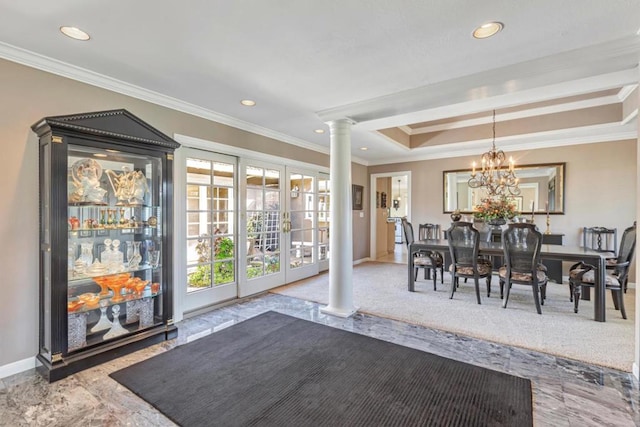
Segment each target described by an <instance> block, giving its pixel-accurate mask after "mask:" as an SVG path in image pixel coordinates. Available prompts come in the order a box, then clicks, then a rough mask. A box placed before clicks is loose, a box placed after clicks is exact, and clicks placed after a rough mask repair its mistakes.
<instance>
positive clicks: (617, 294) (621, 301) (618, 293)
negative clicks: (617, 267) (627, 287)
mask: <svg viewBox="0 0 640 427" xmlns="http://www.w3.org/2000/svg"><path fill="white" fill-rule="evenodd" d="M612 292H613V293H614V295H613V299H614V301H615V300H616V299H617V301H618V306H620V314H622V318H623V319H626V318H627V312H626V310H625V309H624V291H623V290H622V289H620V290H617V291H612Z"/></svg>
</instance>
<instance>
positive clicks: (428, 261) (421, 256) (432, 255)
mask: <svg viewBox="0 0 640 427" xmlns="http://www.w3.org/2000/svg"><path fill="white" fill-rule="evenodd" d="M401 222H402V230H403V231H404V238H405V242H406V243H407V249H409V246H410V245H411V244H412V243H413V241H414V237H413V225H411V223H410V222H409V221H407V218H406V217H403V218H401ZM413 265H414V266H415V273H414V280H417V279H418V269H420V268H422V269H424V278H425V280H427V279H428V278H429V276H430V275H431V272H432V271H433V290H434V291H435V290H436V283H437V274H436V272H437V271H438V269H440V283H444V258H443V257H442V255H441V254H439V253H438V252H434V251H426V250H421V251H418V252H417V253H416V254H415V256H414V258H413Z"/></svg>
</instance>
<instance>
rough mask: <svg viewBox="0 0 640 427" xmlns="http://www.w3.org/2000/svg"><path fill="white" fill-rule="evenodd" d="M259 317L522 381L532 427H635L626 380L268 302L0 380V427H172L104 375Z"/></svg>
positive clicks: (402, 327)
mask: <svg viewBox="0 0 640 427" xmlns="http://www.w3.org/2000/svg"><path fill="white" fill-rule="evenodd" d="M267 310H274V311H278V312H280V313H284V314H289V315H292V316H295V317H298V318H302V319H306V320H311V321H314V322H318V323H322V324H326V325H329V326H332V327H336V328H341V329H344V330H348V331H352V332H356V333H360V334H364V335H368V336H371V337H375V338H379V339H383V340H386V341H390V342H394V343H396V344H400V345H404V346H407V347H412V348H416V349H420V350H424V351H428V352H431V353H434V354H438V355H441V356H445V357H449V358H452V359H456V360H460V361H463V362H467V363H472V364H475V365H479V366H483V367H486V368H490V369H494V370H498V371H502V372H506V373H510V374H513V375H519V376H522V377H526V378H529V379H531V381H532V384H533V400H534V424H535V425H536V426H640V407H639V403H640V399H639V398H640V393H639V391H638V382H637V381H636V379H635V378H634V377H633V375H631V374H630V373H626V372H620V371H616V370H612V369H608V368H601V367H597V366H590V365H586V364H583V363H579V362H575V361H571V360H567V359H562V358H559V357H555V356H551V355H547V354H543V353H536V352H533V351H529V350H523V349H519V348H514V347H509V346H505V345H499V344H495V343H491V342H487V341H482V340H477V339H473V338H468V337H463V336H458V335H455V334H451V333H447V332H442V331H436V330H431V329H428V328H425V327H422V326H415V325H410V324H407V323H403V322H398V321H394V320H389V319H384V318H380V317H374V316H370V315H362V314H356V315H355V316H354V317H352V318H348V319H343V318H338V317H334V316H328V315H324V314H322V313H320V305H319V304H316V303H313V302H309V301H304V300H300V299H296V298H291V297H286V296H282V295H276V294H264V295H261V296H258V297H254V298H250V299H246V300H243V301H239V302H237V303H235V304H231V305H227V306H224V307H221V308H218V309H216V310H213V311H210V312H207V313H204V314H200V315H198V316H195V317H192V318H189V319H185V320H184V321H182V322H180V323H179V324H178V328H179V336H178V338H177V339H174V340H171V341H167V342H163V343H160V344H157V345H154V346H152V347H149V348H146V349H144V350H140V351H138V352H135V353H132V354H130V355H127V356H123V357H121V358H119V359H116V360H113V361H111V362H107V363H104V364H102V365H99V366H96V367H93V368H91V369H87V370H85V371H82V372H79V373H77V374H74V375H71V376H69V377H67V378H65V379H63V380H60V381H58V382H55V383H53V384H48V383H47V382H45V381H44V380H43V379H42V378H41V377H40V376H39V375H38V374H37V373H36V372H35V371H34V370H31V371H27V372H23V373H20V374H17V375H13V376H11V377H8V378H4V379H2V380H0V425H1V426H11V427H13V426H172V425H174V424H173V423H172V422H171V421H170V420H168V419H167V418H165V417H164V416H163V415H162V414H161V413H159V412H158V411H157V410H155V409H154V408H153V407H151V406H150V405H149V404H147V403H146V402H145V401H143V400H142V399H140V398H138V397H137V396H135V395H134V394H133V393H131V392H130V391H129V390H127V389H126V388H124V387H122V386H121V385H120V384H118V383H117V382H115V381H114V380H112V379H111V378H110V377H108V374H109V373H110V372H113V371H115V370H118V369H120V368H123V367H125V366H128V365H130V364H132V363H135V362H139V361H141V360H144V359H147V358H149V357H151V356H153V355H155V354H158V353H161V352H164V351H166V350H168V349H170V348H173V347H175V346H176V345H180V344H184V343H186V342H189V341H192V340H194V339H198V338H200V337H202V336H205V335H208V334H210V333H213V332H215V331H217V330H220V329H223V328H225V327H228V326H231V325H233V324H235V323H237V322H241V321H243V320H246V319H248V318H251V317H253V316H256V315H258V314H260V313H263V312H265V311H267ZM612 351H614V350H613V349H612ZM159 374H161V373H159ZM212 425H215V420H212Z"/></svg>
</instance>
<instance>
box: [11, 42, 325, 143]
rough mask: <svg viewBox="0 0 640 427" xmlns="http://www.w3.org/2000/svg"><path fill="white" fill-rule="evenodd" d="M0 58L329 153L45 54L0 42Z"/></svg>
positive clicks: (254, 125) (265, 129)
mask: <svg viewBox="0 0 640 427" xmlns="http://www.w3.org/2000/svg"><path fill="white" fill-rule="evenodd" d="M0 58H4V59H6V60H9V61H12V62H16V63H18V64H22V65H26V66H28V67H31V68H36V69H38V70H42V71H46V72H48V73H52V74H56V75H58V76H62V77H66V78H68V79H71V80H76V81H79V82H82V83H86V84H89V85H92V86H96V87H99V88H102V89H107V90H110V91H112V92H117V93H120V94H123V95H127V96H130V97H133V98H136V99H140V100H143V101H147V102H150V103H152V104H156V105H160V106H162V107H167V108H170V109H172V110H176V111H180V112H183V113H187V114H191V115H192V116H197V117H200V118H203V119H206V120H210V121H213V122H216V123H221V124H224V125H227V126H231V127H234V128H237V129H241V130H244V131H247V132H251V133H254V134H257V135H262V136H264V137H267V138H271V139H275V140H277V141H282V142H285V143H287V144H291V145H295V146H298V147H301V148H305V149H307V150H312V151H316V152H320V153H323V154H329V149H328V148H327V147H324V146H321V145H318V144H314V143H312V142H308V141H304V140H302V139H299V138H295V137H292V136H290V135H287V134H284V133H281V132H278V131H275V130H272V129H268V128H265V127H263V126H259V125H256V124H253V123H249V122H246V121H244V120H239V119H236V118H234V117H231V116H227V115H225V114H221V113H217V112H215V111H212V110H209V109H206V108H202V107H200V106H198V105H195V104H191V103H189V102H185V101H182V100H180V99H177V98H173V97H171V96H167V95H163V94H161V93H159V92H155V91H152V90H149V89H145V88H143V87H140V86H136V85H133V84H130V83H126V82H124V81H121V80H117V79H114V78H112V77H109V76H106V75H104V74H100V73H96V72H94V71H91V70H88V69H86V68H82V67H77V66H75V65H71V64H68V63H66V62H62V61H60V60H57V59H54V58H50V57H48V56H44V55H40V54H38V53H35V52H31V51H28V50H25V49H21V48H19V47H16V46H13V45H10V44H7V43H4V42H0Z"/></svg>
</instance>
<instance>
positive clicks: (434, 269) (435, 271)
mask: <svg viewBox="0 0 640 427" xmlns="http://www.w3.org/2000/svg"><path fill="white" fill-rule="evenodd" d="M437 271H438V270H437V269H436V268H435V267H434V268H433V290H434V291H436V290H437V289H436V283H438V280H437V279H438V274H437Z"/></svg>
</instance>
